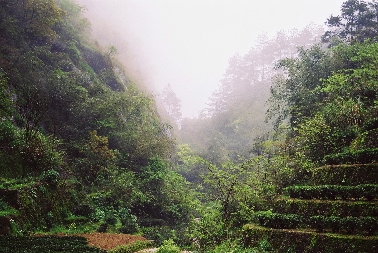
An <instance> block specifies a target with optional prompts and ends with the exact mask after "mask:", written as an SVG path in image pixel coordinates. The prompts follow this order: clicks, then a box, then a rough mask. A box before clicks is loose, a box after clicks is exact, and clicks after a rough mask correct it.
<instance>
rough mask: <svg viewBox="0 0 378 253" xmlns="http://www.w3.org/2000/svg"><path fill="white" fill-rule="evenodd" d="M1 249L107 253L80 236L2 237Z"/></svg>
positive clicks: (11, 251)
mask: <svg viewBox="0 0 378 253" xmlns="http://www.w3.org/2000/svg"><path fill="white" fill-rule="evenodd" d="M0 249H1V252H4V253H15V252H28V253H48V252H81V253H90V252H91V253H92V252H93V253H95V252H96V253H105V252H106V251H105V250H101V249H98V248H94V247H90V246H88V243H87V240H86V239H85V238H84V237H79V236H63V237H60V236H36V237H25V236H0Z"/></svg>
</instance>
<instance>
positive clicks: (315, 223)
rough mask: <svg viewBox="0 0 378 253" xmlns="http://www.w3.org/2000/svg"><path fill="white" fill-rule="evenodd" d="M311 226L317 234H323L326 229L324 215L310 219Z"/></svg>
mask: <svg viewBox="0 0 378 253" xmlns="http://www.w3.org/2000/svg"><path fill="white" fill-rule="evenodd" d="M309 224H310V226H311V227H312V228H315V229H316V231H317V232H323V229H325V228H326V219H325V217H324V216H323V215H316V216H312V217H310V219H309Z"/></svg>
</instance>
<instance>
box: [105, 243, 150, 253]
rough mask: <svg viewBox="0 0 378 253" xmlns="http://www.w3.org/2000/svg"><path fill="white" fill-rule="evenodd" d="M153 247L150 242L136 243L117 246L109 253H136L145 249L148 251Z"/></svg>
mask: <svg viewBox="0 0 378 253" xmlns="http://www.w3.org/2000/svg"><path fill="white" fill-rule="evenodd" d="M151 246H152V243H151V242H150V241H147V240H145V241H135V242H133V243H130V244H126V245H120V246H117V247H116V248H115V249H112V250H110V251H109V253H134V252H137V251H140V250H143V249H147V248H149V247H151Z"/></svg>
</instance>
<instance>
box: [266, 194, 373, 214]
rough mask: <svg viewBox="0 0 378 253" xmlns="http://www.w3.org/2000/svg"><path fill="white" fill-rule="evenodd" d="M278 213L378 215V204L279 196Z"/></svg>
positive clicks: (275, 210) (275, 204) (275, 207)
mask: <svg viewBox="0 0 378 253" xmlns="http://www.w3.org/2000/svg"><path fill="white" fill-rule="evenodd" d="M273 211H274V212H277V213H300V214H302V215H303V216H304V217H310V216H314V215H319V214H322V215H324V216H339V217H348V216H378V205H377V204H376V203H375V202H374V201H371V202H367V201H329V200H320V201H319V200H303V199H288V198H279V199H277V200H276V201H275V202H274V206H273Z"/></svg>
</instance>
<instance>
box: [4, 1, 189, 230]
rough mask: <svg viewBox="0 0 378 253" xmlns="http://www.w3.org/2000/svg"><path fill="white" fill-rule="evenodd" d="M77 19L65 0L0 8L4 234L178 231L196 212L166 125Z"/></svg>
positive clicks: (75, 10) (77, 14) (77, 8)
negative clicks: (174, 162) (173, 161)
mask: <svg viewBox="0 0 378 253" xmlns="http://www.w3.org/2000/svg"><path fill="white" fill-rule="evenodd" d="M82 11H83V7H81V6H78V5H77V4H75V3H74V2H72V1H71V0H56V1H55V0H26V1H5V0H1V1H0V16H1V20H2V21H1V23H0V34H1V35H0V160H1V163H0V177H1V178H2V179H1V180H2V181H3V182H4V184H2V186H1V192H2V194H1V196H0V198H2V199H4V202H3V200H2V202H1V203H5V204H4V205H2V208H1V210H0V211H1V212H2V213H3V214H4V215H3V216H2V217H5V220H3V222H2V224H1V225H2V227H4V229H5V231H4V232H5V233H29V232H33V231H35V230H43V231H48V230H55V229H57V230H59V229H68V230H71V231H74V230H77V229H80V227H85V226H86V225H85V224H86V223H88V224H90V223H91V224H95V226H98V230H101V231H106V230H107V229H114V230H116V229H118V230H117V231H120V232H123V233H134V232H138V231H139V229H141V227H143V226H151V224H147V225H145V224H146V222H144V221H146V220H155V221H159V222H158V224H164V225H166V226H178V225H181V224H184V223H186V222H187V221H188V220H189V219H190V217H191V215H192V212H193V210H194V207H195V205H196V204H195V200H194V197H193V196H194V195H193V194H191V193H190V191H189V190H188V189H189V188H188V183H187V182H186V180H185V179H184V178H183V177H182V176H180V175H179V174H177V173H175V172H173V171H172V170H171V169H170V163H169V160H168V158H169V156H170V154H171V153H172V150H173V149H172V148H173V146H174V140H173V138H172V136H171V134H170V126H168V125H166V124H163V123H162V122H161V120H160V118H159V115H158V114H157V112H156V110H155V105H154V101H153V99H152V96H150V95H148V94H145V93H143V92H141V91H140V90H139V89H138V85H137V84H134V83H133V82H132V81H131V80H130V79H129V78H128V77H127V76H126V75H125V74H124V70H123V67H122V66H121V65H120V64H119V63H118V61H117V59H116V58H115V55H114V52H115V51H116V49H115V48H114V47H110V48H107V49H106V48H102V47H101V46H100V45H99V44H98V43H96V42H95V41H94V39H93V38H91V36H90V23H89V21H88V20H87V19H85V18H84V17H83V16H82ZM12 197H15V198H16V199H17V201H15V200H13V201H12V200H11V199H12ZM12 210H17V211H12ZM9 220H12V221H13V220H14V221H15V224H13V225H12V224H11V222H10V221H9ZM143 222H144V223H143ZM155 223H156V222H155ZM92 229H93V228H92ZM95 229H96V228H95ZM2 233H3V232H2Z"/></svg>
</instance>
